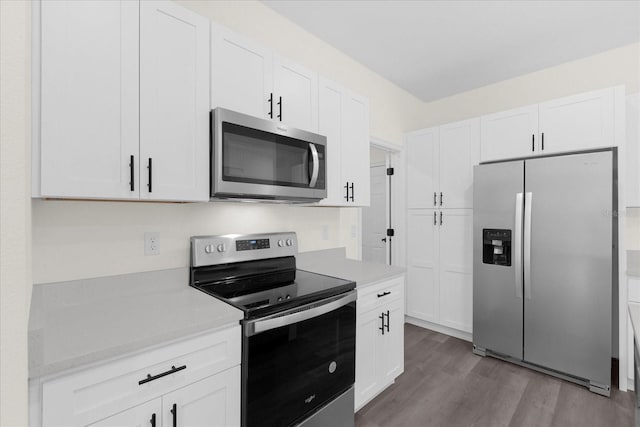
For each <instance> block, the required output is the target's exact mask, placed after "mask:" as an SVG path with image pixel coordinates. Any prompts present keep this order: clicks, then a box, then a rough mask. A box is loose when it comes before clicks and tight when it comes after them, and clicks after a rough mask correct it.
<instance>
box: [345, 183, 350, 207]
mask: <svg viewBox="0 0 640 427" xmlns="http://www.w3.org/2000/svg"><path fill="white" fill-rule="evenodd" d="M344 189H345V190H347V195H346V196H344V199H345V200H346V201H347V202H348V201H349V181H347V184H346V185H345V186H344Z"/></svg>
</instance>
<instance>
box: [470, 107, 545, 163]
mask: <svg viewBox="0 0 640 427" xmlns="http://www.w3.org/2000/svg"><path fill="white" fill-rule="evenodd" d="M480 127H481V131H480V132H481V137H480V139H481V144H480V146H481V152H480V161H482V162H488V161H492V160H499V159H509V158H517V157H525V156H529V155H532V154H536V153H537V152H538V151H539V148H537V146H536V143H537V142H538V141H537V138H538V136H537V134H538V106H537V105H531V106H528V107H523V108H516V109H513V110H508V111H502V112H499V113H495V114H489V115H487V116H483V117H482V119H481V125H480Z"/></svg>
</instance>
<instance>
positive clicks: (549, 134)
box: [539, 89, 615, 154]
mask: <svg viewBox="0 0 640 427" xmlns="http://www.w3.org/2000/svg"><path fill="white" fill-rule="evenodd" d="M613 98H614V91H613V89H604V90H598V91H594V92H588V93H583V94H580V95H575V96H569V97H566V98H561V99H556V100H553V101H549V102H545V103H542V104H540V106H539V111H540V144H541V145H540V150H541V152H542V153H543V154H551V153H559V152H566V151H578V150H588V149H592V148H601V147H612V146H614V145H615V142H614V141H615V140H614V131H613V129H614V108H613Z"/></svg>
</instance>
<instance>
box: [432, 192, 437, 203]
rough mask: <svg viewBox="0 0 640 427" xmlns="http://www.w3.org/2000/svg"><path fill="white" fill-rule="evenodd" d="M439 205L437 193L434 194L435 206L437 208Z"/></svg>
mask: <svg viewBox="0 0 640 427" xmlns="http://www.w3.org/2000/svg"><path fill="white" fill-rule="evenodd" d="M437 205H438V195H437V194H436V192H435V191H434V192H433V206H437Z"/></svg>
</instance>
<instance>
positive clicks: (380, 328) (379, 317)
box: [378, 313, 384, 335]
mask: <svg viewBox="0 0 640 427" xmlns="http://www.w3.org/2000/svg"><path fill="white" fill-rule="evenodd" d="M378 319H380V320H381V326H380V327H379V328H378V329H379V330H381V331H382V335H384V313H382V314H381V315H380V316H378Z"/></svg>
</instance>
